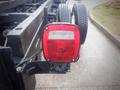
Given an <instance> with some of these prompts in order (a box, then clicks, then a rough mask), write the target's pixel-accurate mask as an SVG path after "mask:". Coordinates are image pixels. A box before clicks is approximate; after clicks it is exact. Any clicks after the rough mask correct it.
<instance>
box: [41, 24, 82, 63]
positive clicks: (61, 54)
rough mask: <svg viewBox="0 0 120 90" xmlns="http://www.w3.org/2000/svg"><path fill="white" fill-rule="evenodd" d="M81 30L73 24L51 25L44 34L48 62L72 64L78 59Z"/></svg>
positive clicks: (45, 53)
mask: <svg viewBox="0 0 120 90" xmlns="http://www.w3.org/2000/svg"><path fill="white" fill-rule="evenodd" d="M79 49H80V30H79V28H78V27H77V26H76V25H72V24H49V25H48V26H46V28H45V29H44V32H43V52H44V56H45V58H46V60H47V61H50V62H60V63H64V62H72V61H73V60H76V59H77V58H78V53H79Z"/></svg>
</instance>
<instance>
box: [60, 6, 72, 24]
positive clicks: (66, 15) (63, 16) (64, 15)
mask: <svg viewBox="0 0 120 90" xmlns="http://www.w3.org/2000/svg"><path fill="white" fill-rule="evenodd" d="M58 22H69V23H70V22H71V10H70V8H69V6H68V5H66V4H60V5H59V7H58Z"/></svg>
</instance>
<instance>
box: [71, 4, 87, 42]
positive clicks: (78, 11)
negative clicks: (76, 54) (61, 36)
mask: <svg viewBox="0 0 120 90" xmlns="http://www.w3.org/2000/svg"><path fill="white" fill-rule="evenodd" d="M73 13H74V15H75V24H76V25H78V26H79V28H80V33H81V34H80V41H81V44H84V42H85V39H86V35H87V28H88V18H87V9H86V7H85V6H84V5H81V4H74V6H73Z"/></svg>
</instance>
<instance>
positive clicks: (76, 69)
mask: <svg viewBox="0 0 120 90" xmlns="http://www.w3.org/2000/svg"><path fill="white" fill-rule="evenodd" d="M77 1H79V0H75V1H72V0H70V1H69V3H70V4H72V3H74V2H77ZM79 2H80V3H83V4H85V5H86V6H87V8H88V10H91V9H92V8H93V7H94V6H96V5H98V4H100V3H103V2H105V0H80V1H79ZM36 80H37V83H36V90H120V49H119V48H118V47H117V46H116V45H115V44H114V43H113V42H112V41H111V40H110V39H109V38H107V37H106V36H105V35H104V34H103V33H102V31H101V30H99V29H98V28H97V27H95V26H94V25H93V24H92V23H91V22H90V21H89V22H88V34H87V39H86V42H85V44H84V45H83V46H82V47H81V50H80V59H79V61H78V62H76V63H72V64H71V72H68V73H66V74H37V75H36Z"/></svg>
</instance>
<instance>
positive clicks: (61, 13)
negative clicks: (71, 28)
mask: <svg viewBox="0 0 120 90" xmlns="http://www.w3.org/2000/svg"><path fill="white" fill-rule="evenodd" d="M72 16H74V17H75V18H74V24H76V25H78V27H79V29H80V42H81V44H84V42H85V40H86V35H87V28H88V18H87V10H86V7H85V6H84V5H81V4H74V6H73V8H72V10H71V9H70V7H69V5H67V4H60V5H59V7H58V22H66V23H71V22H72Z"/></svg>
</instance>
